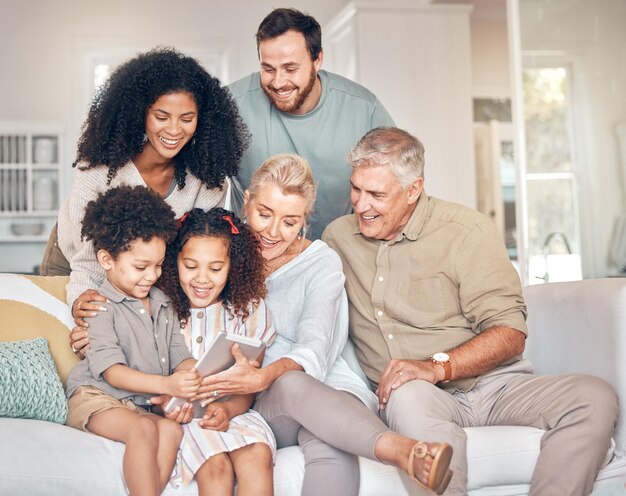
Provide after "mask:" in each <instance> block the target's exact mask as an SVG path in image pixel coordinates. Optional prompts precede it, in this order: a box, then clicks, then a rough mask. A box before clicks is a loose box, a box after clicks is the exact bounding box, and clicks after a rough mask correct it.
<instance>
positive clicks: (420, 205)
mask: <svg viewBox="0 0 626 496" xmlns="http://www.w3.org/2000/svg"><path fill="white" fill-rule="evenodd" d="M429 204H430V198H429V196H428V195H427V194H426V191H424V190H422V193H421V194H420V196H419V198H418V199H417V206H416V207H415V210H413V213H412V214H411V217H410V218H409V221H408V222H407V223H406V226H404V229H403V230H402V233H401V236H402V237H406V238H407V239H410V240H411V241H415V240H416V239H417V238H418V236H419V233H420V231H421V230H422V227H424V223H425V222H426V217H427V216H428V208H429Z"/></svg>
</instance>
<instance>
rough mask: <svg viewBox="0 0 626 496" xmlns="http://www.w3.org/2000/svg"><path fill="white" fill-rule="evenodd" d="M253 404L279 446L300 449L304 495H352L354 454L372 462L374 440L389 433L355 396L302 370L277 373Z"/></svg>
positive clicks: (355, 490)
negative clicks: (277, 375)
mask: <svg viewBox="0 0 626 496" xmlns="http://www.w3.org/2000/svg"><path fill="white" fill-rule="evenodd" d="M253 408H254V409H255V410H256V411H257V412H259V413H260V414H261V415H262V416H263V418H265V420H266V421H267V423H268V424H269V425H270V427H271V428H272V431H274V435H275V436H276V443H277V445H278V447H279V448H282V447H285V446H294V445H297V444H299V445H300V447H301V448H302V451H303V453H304V462H305V472H304V483H303V485H302V494H303V495H305V496H319V495H324V496H332V495H336V496H351V495H353V496H357V495H358V493H359V462H358V459H357V456H364V457H366V458H370V459H372V460H376V457H375V455H374V446H375V444H376V441H377V439H378V438H379V437H380V436H381V435H382V434H384V433H385V432H388V431H389V428H388V427H387V426H386V425H385V424H384V423H383V422H382V421H381V420H380V419H379V418H378V416H377V415H376V414H375V413H374V412H372V411H371V410H369V409H368V408H367V407H366V406H365V405H364V404H363V403H362V402H361V401H360V400H359V399H358V398H356V397H355V396H353V395H351V394H350V393H347V392H345V391H339V390H337V389H334V388H332V387H330V386H327V385H326V384H323V383H321V382H320V381H318V380H317V379H314V378H313V377H311V376H310V375H308V374H305V373H304V372H296V371H291V372H287V373H285V374H283V375H282V376H280V377H279V378H278V379H277V380H276V381H275V382H274V384H273V385H272V387H271V388H270V389H268V390H267V391H265V392H264V393H263V394H262V395H261V396H260V397H259V398H258V399H257V401H256V402H255V404H254V406H253Z"/></svg>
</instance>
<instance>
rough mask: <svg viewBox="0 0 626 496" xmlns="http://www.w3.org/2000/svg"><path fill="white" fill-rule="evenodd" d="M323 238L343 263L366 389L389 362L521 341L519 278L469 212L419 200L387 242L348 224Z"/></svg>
mask: <svg viewBox="0 0 626 496" xmlns="http://www.w3.org/2000/svg"><path fill="white" fill-rule="evenodd" d="M323 239H324V241H326V242H327V243H328V244H329V245H330V246H331V247H332V248H333V249H334V250H335V251H336V252H337V253H339V255H340V256H341V258H342V261H343V268H344V272H345V274H346V290H347V292H348V298H349V301H350V335H351V337H352V339H353V340H354V343H355V347H356V352H357V357H358V359H359V362H360V363H361V366H362V367H363V370H364V371H365V374H366V375H367V376H368V378H369V379H370V381H371V382H372V383H373V385H377V384H378V379H379V377H380V375H381V374H382V372H383V370H384V369H385V367H386V366H387V364H388V363H389V361H390V360H391V359H392V358H396V359H415V360H424V359H427V358H429V357H430V356H432V355H433V354H434V353H436V352H438V351H447V350H450V349H452V348H454V347H456V346H458V345H460V344H461V343H464V342H465V341H467V340H469V339H471V338H472V337H474V336H476V335H477V334H479V333H480V332H482V331H484V330H485V329H489V328H490V327H494V326H506V327H511V328H513V329H517V330H519V331H521V332H523V333H524V334H527V327H526V322H525V320H526V307H525V305H524V300H523V297H522V288H521V284H520V280H519V276H518V274H517V272H516V271H515V268H514V267H513V266H512V264H511V262H510V261H509V258H508V255H507V252H506V249H505V247H504V244H503V242H502V240H501V238H500V236H499V235H498V233H497V231H496V229H495V226H494V225H493V222H492V221H491V220H489V219H488V218H487V217H485V216H483V215H482V214H480V213H478V212H476V211H474V210H471V209H469V208H467V207H464V206H461V205H457V204H454V203H449V202H446V201H443V200H439V199H436V198H432V197H428V196H427V195H426V193H425V192H423V193H422V194H421V196H420V198H419V200H418V204H417V206H416V208H415V211H414V212H413V214H412V216H411V218H410V219H409V222H408V223H407V225H406V226H405V228H404V230H403V231H402V233H401V234H400V235H399V236H398V237H397V238H396V239H395V240H393V241H381V240H376V239H371V238H367V237H365V236H364V235H363V234H361V232H360V230H359V227H358V221H357V219H356V216H355V215H347V216H345V217H341V218H339V219H337V220H336V221H334V222H332V223H331V224H330V225H329V226H328V228H327V229H326V231H325V232H324V235H323ZM519 358H520V357H516V358H515V359H513V360H510V361H509V362H507V363H511V362H513V361H516V360H518V359H519ZM475 382H476V378H471V379H462V380H458V381H454V382H451V383H449V384H446V385H444V387H446V389H449V388H452V389H461V390H465V391H466V390H469V389H471V387H472V386H473V384H474V383H475Z"/></svg>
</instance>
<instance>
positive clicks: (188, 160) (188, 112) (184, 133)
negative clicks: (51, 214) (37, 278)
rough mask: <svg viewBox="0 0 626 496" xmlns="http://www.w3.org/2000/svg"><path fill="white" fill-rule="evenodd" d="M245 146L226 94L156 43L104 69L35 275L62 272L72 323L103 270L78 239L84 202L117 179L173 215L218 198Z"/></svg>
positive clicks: (92, 297)
mask: <svg viewBox="0 0 626 496" xmlns="http://www.w3.org/2000/svg"><path fill="white" fill-rule="evenodd" d="M247 144H248V133H247V131H246V129H245V126H244V124H243V122H242V120H241V119H240V117H239V114H238V111H237V107H236V105H235V103H234V102H233V100H232V99H231V97H230V94H229V93H228V91H227V90H226V89H225V88H223V87H222V86H221V85H220V82H219V81H218V80H217V79H216V78H214V77H212V76H211V75H210V74H209V73H207V72H206V71H205V70H204V69H203V68H202V67H201V66H200V64H199V63H198V62H197V61H196V60H195V59H193V58H191V57H187V56H185V55H183V54H181V53H179V52H177V51H176V50H174V49H169V48H157V49H154V50H151V51H149V52H146V53H143V54H140V55H139V56H137V57H135V58H133V59H131V60H129V61H127V62H126V63H124V64H123V65H121V66H120V67H119V68H118V69H116V70H115V71H114V72H113V73H112V74H111V76H110V78H109V79H108V81H107V82H106V83H105V85H104V86H103V88H102V89H101V90H100V91H99V92H98V93H97V95H96V96H95V98H94V101H93V104H92V106H91V109H90V111H89V115H88V117H87V121H86V122H85V125H84V127H83V133H82V136H81V137H80V139H79V142H78V153H77V156H76V160H75V162H74V164H73V166H75V167H76V173H75V175H74V180H73V184H72V189H71V192H70V194H69V196H68V198H67V199H66V200H65V201H64V203H63V205H62V206H61V209H60V211H59V218H58V245H57V244H56V243H55V241H56V240H55V239H54V238H55V233H54V232H53V234H52V236H51V240H50V242H49V243H48V247H47V248H46V254H45V255H44V261H43V262H42V270H41V273H42V274H45V275H60V274H67V273H68V272H69V270H71V273H70V282H69V284H68V286H67V301H68V303H69V304H71V305H72V314H73V316H74V318H75V319H76V322H77V324H79V325H83V326H86V322H85V321H84V320H83V319H84V317H88V316H90V315H91V312H92V311H94V310H97V309H98V307H99V304H98V303H97V302H98V301H104V298H103V297H101V296H99V295H98V294H97V293H96V292H95V291H94V289H95V288H97V287H98V286H99V285H100V284H101V283H102V281H103V279H104V273H103V271H102V269H101V268H100V266H99V264H98V263H97V260H96V256H95V253H94V250H93V246H92V245H91V244H90V243H86V242H83V241H82V240H81V239H80V220H81V219H82V216H83V214H84V211H85V206H86V205H87V203H88V202H89V201H90V200H93V199H95V198H96V197H97V196H98V194H99V193H101V192H103V191H106V190H108V189H110V188H113V187H115V186H119V185H121V184H127V185H131V186H135V185H141V186H147V187H149V188H150V189H152V190H153V191H155V192H157V193H158V194H159V195H161V196H162V197H163V198H164V199H165V201H166V202H167V203H168V204H169V205H170V206H171V207H172V209H173V210H174V212H175V214H176V216H177V217H180V216H181V215H182V214H183V213H185V212H187V211H189V210H191V209H192V208H194V207H198V208H202V209H209V208H212V207H214V206H218V205H221V204H222V203H223V201H224V190H223V188H222V187H223V185H224V179H225V178H226V177H228V176H235V175H236V174H237V166H238V162H239V159H240V158H241V155H242V153H243V151H244V150H245V148H246V146H247ZM59 249H60V250H59ZM63 258H65V259H66V260H67V261H68V262H69V264H63ZM64 265H65V267H64ZM68 265H69V266H68ZM90 302H95V303H90Z"/></svg>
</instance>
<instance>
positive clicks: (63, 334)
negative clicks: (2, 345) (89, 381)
mask: <svg viewBox="0 0 626 496" xmlns="http://www.w3.org/2000/svg"><path fill="white" fill-rule="evenodd" d="M67 281H68V278H67V277H40V276H23V275H16V274H0V315H2V320H1V321H0V341H18V340H20V339H33V338H37V337H43V338H46V339H47V340H48V346H49V348H50V353H51V354H52V358H53V359H54V362H55V364H56V367H57V371H58V373H59V377H61V381H62V382H63V384H65V381H66V378H67V374H69V371H70V370H71V368H72V367H73V366H74V364H75V363H77V362H78V358H77V357H76V356H75V355H74V354H73V353H72V350H71V348H70V346H69V331H70V330H71V329H72V327H73V326H74V324H73V320H72V315H71V313H70V310H69V308H68V307H67V305H65V304H59V303H64V302H65V286H66V285H67Z"/></svg>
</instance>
